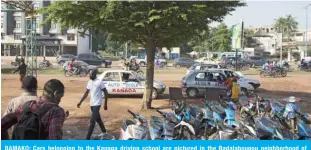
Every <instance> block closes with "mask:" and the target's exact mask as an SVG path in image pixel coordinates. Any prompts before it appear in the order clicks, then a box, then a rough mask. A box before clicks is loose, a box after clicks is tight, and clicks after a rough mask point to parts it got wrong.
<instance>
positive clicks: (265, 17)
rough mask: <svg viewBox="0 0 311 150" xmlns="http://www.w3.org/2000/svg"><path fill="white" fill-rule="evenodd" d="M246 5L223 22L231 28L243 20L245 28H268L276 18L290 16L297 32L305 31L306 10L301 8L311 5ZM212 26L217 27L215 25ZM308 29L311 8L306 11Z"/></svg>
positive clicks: (306, 2) (280, 3)
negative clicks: (295, 23) (294, 22)
mask: <svg viewBox="0 0 311 150" xmlns="http://www.w3.org/2000/svg"><path fill="white" fill-rule="evenodd" d="M246 4H247V6H245V7H239V8H237V9H236V10H235V11H234V12H232V13H231V15H228V16H226V17H225V19H224V22H225V23H226V24H227V25H228V26H231V25H234V24H236V23H239V22H240V20H241V19H243V21H244V26H245V27H248V26H255V27H257V26H269V25H273V24H274V22H275V19H277V18H278V17H282V16H283V17H285V16H286V15H292V16H293V17H294V18H295V19H296V21H297V22H298V30H303V31H305V29H306V10H305V9H303V7H304V6H306V5H308V4H311V1H246ZM212 26H217V23H213V24H212ZM308 28H309V29H310V30H311V6H309V9H308Z"/></svg>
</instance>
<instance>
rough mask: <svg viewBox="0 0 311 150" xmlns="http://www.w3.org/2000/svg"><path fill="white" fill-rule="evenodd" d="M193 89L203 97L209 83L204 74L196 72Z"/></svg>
mask: <svg viewBox="0 0 311 150" xmlns="http://www.w3.org/2000/svg"><path fill="white" fill-rule="evenodd" d="M194 80H195V88H196V89H197V90H198V91H199V95H205V94H206V93H207V91H208V88H209V86H210V83H209V82H208V80H207V73H206V72H198V73H197V74H196V75H195V78H194Z"/></svg>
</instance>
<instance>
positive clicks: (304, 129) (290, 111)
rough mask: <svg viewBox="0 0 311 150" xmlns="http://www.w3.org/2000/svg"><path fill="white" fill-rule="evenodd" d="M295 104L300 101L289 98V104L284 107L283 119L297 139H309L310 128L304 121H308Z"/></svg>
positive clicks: (310, 135)
mask: <svg viewBox="0 0 311 150" xmlns="http://www.w3.org/2000/svg"><path fill="white" fill-rule="evenodd" d="M297 102H301V100H300V99H295V98H294V97H290V98H289V102H288V103H287V104H286V105H285V108H284V113H283V117H284V118H285V120H286V121H287V122H288V124H289V127H290V130H291V132H293V133H296V134H297V135H298V136H299V139H301V140H304V139H310V138H311V128H310V126H309V125H307V124H306V122H305V121H304V120H308V119H306V118H307V114H306V113H302V112H301V110H300V106H299V105H297Z"/></svg>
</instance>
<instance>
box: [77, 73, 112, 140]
mask: <svg viewBox="0 0 311 150" xmlns="http://www.w3.org/2000/svg"><path fill="white" fill-rule="evenodd" d="M97 72H98V71H97V70H92V71H91V73H90V79H91V80H89V82H88V83H87V87H86V91H85V93H84V95H83V97H82V99H81V101H80V102H79V103H78V105H77V107H78V108H80V106H81V104H82V102H83V101H84V100H85V99H86V98H87V96H88V94H89V92H91V99H90V106H91V111H92V115H91V119H90V126H89V130H88V133H87V136H86V139H87V140H90V139H91V136H92V133H93V130H94V127H95V123H96V122H97V123H98V125H99V127H100V129H101V130H102V132H103V133H106V128H105V125H104V123H103V121H102V119H101V117H100V113H99V110H100V107H101V105H102V102H103V100H102V92H104V94H105V103H104V110H107V109H108V108H107V101H108V91H107V89H106V87H105V85H104V82H103V81H101V80H99V79H97V77H96V75H97Z"/></svg>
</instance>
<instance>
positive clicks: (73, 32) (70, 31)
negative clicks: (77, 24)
mask: <svg viewBox="0 0 311 150" xmlns="http://www.w3.org/2000/svg"><path fill="white" fill-rule="evenodd" d="M67 33H68V34H76V29H74V28H69V29H68V30H67Z"/></svg>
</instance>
